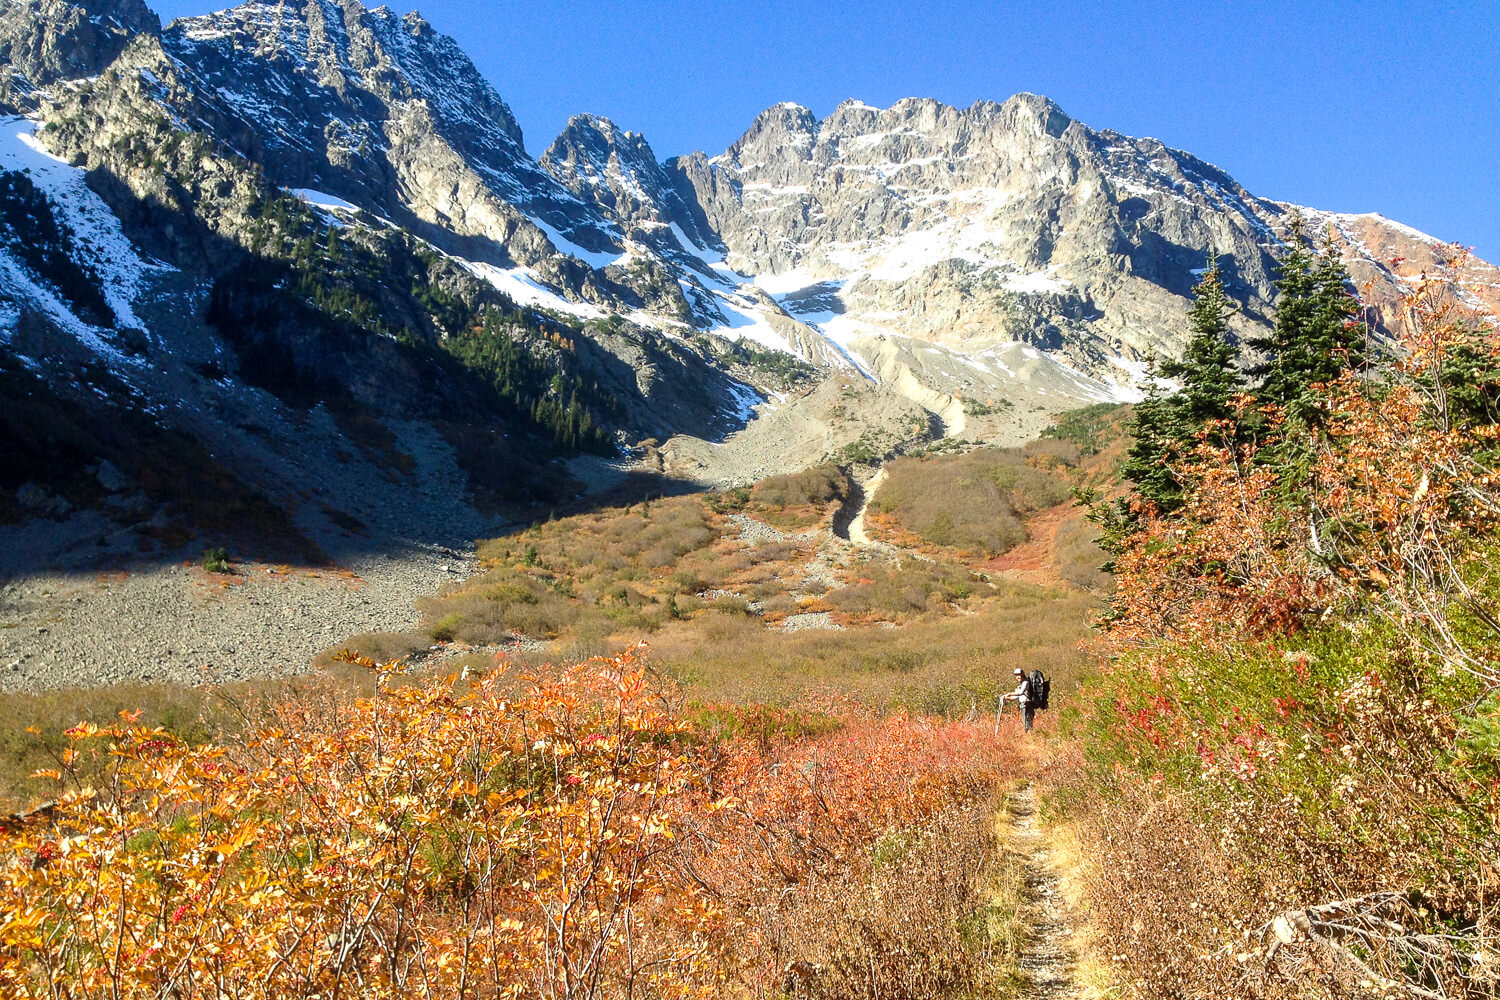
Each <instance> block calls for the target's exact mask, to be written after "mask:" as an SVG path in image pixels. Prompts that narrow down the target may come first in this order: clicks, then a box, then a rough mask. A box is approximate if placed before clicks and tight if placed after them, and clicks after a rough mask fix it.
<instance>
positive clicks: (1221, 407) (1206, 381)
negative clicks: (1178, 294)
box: [1161, 260, 1244, 443]
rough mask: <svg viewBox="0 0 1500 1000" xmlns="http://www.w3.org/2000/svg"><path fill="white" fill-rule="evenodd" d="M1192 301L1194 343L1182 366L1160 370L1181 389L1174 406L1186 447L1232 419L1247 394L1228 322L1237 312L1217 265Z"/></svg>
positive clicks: (1207, 272) (1212, 263)
mask: <svg viewBox="0 0 1500 1000" xmlns="http://www.w3.org/2000/svg"><path fill="white" fill-rule="evenodd" d="M1193 295H1194V297H1195V298H1194V302H1193V308H1192V311H1191V312H1189V314H1188V322H1189V326H1190V327H1191V329H1192V331H1193V336H1192V339H1191V340H1189V341H1188V345H1187V348H1186V350H1184V351H1183V352H1182V357H1181V358H1180V359H1179V360H1177V361H1164V362H1163V363H1162V366H1161V373H1162V375H1163V376H1164V377H1166V378H1169V379H1172V380H1173V381H1175V382H1177V383H1178V384H1179V385H1181V386H1182V389H1181V390H1180V391H1179V392H1178V393H1177V395H1176V396H1173V397H1172V399H1171V402H1172V403H1173V406H1174V409H1175V411H1176V412H1175V413H1174V416H1175V418H1176V421H1177V423H1178V428H1177V430H1178V435H1177V440H1179V441H1182V442H1184V443H1186V442H1188V441H1191V440H1192V438H1193V437H1194V436H1195V435H1196V434H1197V433H1198V432H1199V431H1201V430H1202V429H1203V428H1204V427H1205V426H1207V425H1208V424H1209V423H1210V422H1212V421H1216V420H1231V419H1233V418H1234V415H1235V410H1234V398H1235V397H1236V396H1238V395H1239V394H1240V393H1241V392H1242V391H1243V390H1244V376H1243V375H1241V374H1240V370H1239V367H1238V366H1237V364H1236V362H1237V361H1238V358H1239V352H1238V351H1237V350H1236V349H1235V347H1234V345H1233V344H1231V343H1230V342H1229V317H1230V316H1232V315H1234V313H1235V308H1236V307H1235V305H1234V302H1233V301H1232V300H1231V299H1230V298H1229V294H1228V292H1227V291H1226V290H1225V288H1224V272H1223V271H1222V270H1220V268H1219V265H1218V262H1216V261H1212V260H1211V261H1209V265H1208V268H1207V270H1205V271H1204V273H1203V278H1202V280H1201V281H1199V282H1198V284H1197V286H1196V287H1195V288H1194V289H1193Z"/></svg>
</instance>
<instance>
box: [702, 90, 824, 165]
mask: <svg viewBox="0 0 1500 1000" xmlns="http://www.w3.org/2000/svg"><path fill="white" fill-rule="evenodd" d="M818 125H819V122H818V118H817V116H816V115H814V114H813V113H812V112H811V111H809V110H808V109H807V108H804V107H803V106H802V105H800V104H793V103H792V102H790V101H783V102H782V103H781V104H776V105H773V106H772V107H769V108H767V109H766V110H765V111H762V112H761V113H760V114H759V115H757V116H756V118H755V121H754V122H752V123H751V125H750V127H749V128H748V129H747V130H746V131H745V134H744V135H742V136H740V138H739V139H738V140H736V141H735V143H734V144H733V145H732V146H730V147H729V149H728V150H726V151H725V153H724V156H723V157H722V158H719V159H723V160H726V161H728V162H732V163H734V164H735V165H736V166H737V167H738V168H739V169H742V170H753V169H754V168H755V167H757V166H760V165H762V164H765V163H768V162H776V161H780V160H784V159H787V158H794V157H795V158H801V159H804V160H805V159H808V158H810V157H811V156H812V150H813V146H814V144H815V143H816V142H817V136H818Z"/></svg>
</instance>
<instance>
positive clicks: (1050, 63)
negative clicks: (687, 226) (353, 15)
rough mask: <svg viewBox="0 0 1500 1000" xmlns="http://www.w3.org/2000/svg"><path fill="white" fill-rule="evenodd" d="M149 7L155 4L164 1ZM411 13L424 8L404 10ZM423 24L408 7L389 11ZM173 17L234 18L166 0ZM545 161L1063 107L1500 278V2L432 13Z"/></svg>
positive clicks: (699, 5)
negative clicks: (1445, 248)
mask: <svg viewBox="0 0 1500 1000" xmlns="http://www.w3.org/2000/svg"><path fill="white" fill-rule="evenodd" d="M148 2H152V0H148ZM406 2H408V3H410V2H411V0H406ZM391 5H392V6H394V7H397V8H398V9H401V10H403V11H404V10H405V9H406V8H405V6H403V4H402V0H396V2H394V3H392V4H391ZM153 6H155V7H156V9H157V11H158V12H159V13H160V14H161V15H162V17H163V19H164V20H166V19H169V18H172V17H177V16H181V15H186V14H197V13H202V12H204V11H206V10H210V9H214V8H215V7H219V6H223V3H219V4H214V3H203V2H197V0H161V2H155V3H153ZM418 9H419V10H421V12H422V14H423V15H424V16H425V17H426V18H427V19H428V20H429V21H431V22H432V24H433V25H434V26H435V27H436V28H438V30H440V31H444V32H446V33H448V34H450V35H452V36H454V37H455V38H457V39H458V41H459V43H460V44H461V45H462V46H463V47H464V48H465V49H466V50H467V51H468V53H469V54H470V56H471V57H473V59H474V61H475V63H476V64H477V65H478V66H479V68H480V70H481V71H482V72H483V73H484V74H485V75H486V76H488V77H489V79H490V81H491V82H492V83H494V85H495V87H496V88H497V89H498V90H499V91H500V94H501V96H503V97H504V98H505V100H506V101H507V103H509V104H510V106H511V109H512V110H513V111H514V112H515V114H516V117H517V118H518V119H519V121H520V123H521V127H522V130H523V131H524V132H525V134H526V144H527V146H528V148H530V149H531V150H532V151H533V152H535V153H539V152H541V151H542V150H543V149H545V148H546V146H547V144H548V143H549V142H550V141H551V139H552V137H553V136H554V135H556V134H557V132H558V131H560V130H561V128H562V126H563V125H564V123H565V122H566V121H567V119H568V116H569V115H571V114H575V113H578V112H583V111H587V112H592V113H595V114H602V115H606V116H608V117H610V118H612V119H614V120H615V122H616V123H618V124H619V125H620V126H622V127H624V128H628V129H632V130H635V131H639V132H643V133H644V134H645V135H646V138H647V139H648V140H649V141H650V143H651V145H652V148H654V149H655V150H656V153H657V155H658V156H659V157H661V158H662V159H665V158H666V157H668V156H672V155H674V154H677V153H686V152H690V151H692V150H694V149H703V150H706V151H708V152H710V153H715V152H720V151H722V150H723V149H724V147H725V146H727V145H728V144H729V143H730V142H732V141H733V140H734V139H735V138H736V137H737V136H738V135H739V134H740V133H741V132H743V131H744V129H745V128H746V127H747V126H748V125H749V124H750V122H751V120H752V119H753V118H754V117H755V115H756V114H757V113H759V112H760V111H761V110H763V109H764V108H766V107H768V106H769V105H771V104H774V103H776V102H777V101H796V102H797V103H799V104H804V105H806V106H808V107H810V108H811V109H812V110H813V111H814V112H815V113H816V114H819V115H824V114H827V113H828V112H829V111H831V110H832V109H833V107H834V106H835V105H837V104H838V102H839V101H841V100H843V99H844V98H848V97H856V98H859V99H861V100H863V101H866V102H868V103H870V104H874V105H878V106H881V107H884V106H887V105H889V104H891V103H893V102H894V101H896V100H899V99H900V98H902V97H912V96H921V97H935V98H938V99H939V100H942V101H946V102H948V103H950V104H955V105H959V106H966V105H968V104H971V103H973V102H974V101H976V100H981V99H993V100H1003V99H1004V98H1006V97H1008V96H1010V95H1011V94H1013V93H1016V92H1017V91H1022V90H1029V91H1032V92H1035V93H1040V94H1046V95H1047V96H1048V97H1051V98H1052V99H1053V100H1055V101H1057V102H1058V104H1060V105H1061V106H1062V107H1063V109H1064V110H1065V111H1067V112H1068V113H1069V114H1070V115H1072V116H1073V117H1074V118H1077V119H1079V120H1080V121H1083V122H1085V123H1087V124H1089V125H1092V126H1094V127H1096V128H1113V129H1115V130H1117V131H1120V132H1125V133H1127V134H1130V135H1149V136H1155V137H1157V138H1159V139H1162V140H1163V141H1165V142H1167V143H1168V144H1170V145H1172V146H1177V147H1179V148H1182V149H1186V150H1188V151H1190V152H1192V153H1194V154H1196V155H1198V156H1201V157H1203V158H1204V159H1207V160H1210V161H1212V162H1213V163H1215V164H1217V165H1219V166H1220V167H1222V168H1224V169H1225V170H1227V171H1228V172H1229V173H1230V174H1232V175H1233V176H1234V177H1235V178H1236V179H1238V180H1239V181H1240V182H1241V183H1242V184H1244V185H1245V186H1246V187H1247V188H1249V189H1250V190H1251V191H1253V192H1255V193H1256V194H1258V195H1261V196H1263V197H1268V198H1277V199H1283V200H1287V201H1295V202H1300V203H1302V204H1306V205H1312V206H1314V207H1317V208H1323V209H1329V210H1333V211H1341V212H1367V211H1375V212H1380V213H1381V214H1382V215H1386V216H1388V217H1390V218H1393V219H1396V220H1399V221H1401V222H1405V223H1407V224H1409V225H1413V226H1416V227H1417V228H1418V229H1422V230H1424V231H1426V232H1429V233H1431V234H1433V235H1434V236H1438V237H1440V238H1442V239H1445V240H1455V241H1458V242H1461V243H1464V244H1466V245H1469V246H1474V247H1475V248H1476V249H1477V250H1478V252H1479V254H1480V255H1481V256H1483V257H1486V258H1487V259H1489V260H1491V261H1500V3H1497V2H1494V0H1475V2H1472V3H1468V4H1459V3H1391V2H1360V3H1302V4H1295V3H1269V2H1263V3H1237V4H1220V3H1216V2H1197V3H1182V4H1168V3H1097V4H1061V3H1059V4H1048V5H1040V4H1037V5H1031V4H1025V3H1020V2H1010V3H994V2H992V3H975V2H962V0H955V2H948V3H939V2H927V0H906V2H896V0H872V2H864V3H815V2H806V0H804V2H784V0H755V2H741V3H736V2H729V0H720V2H716V3H711V2H703V0H650V2H646V0H642V2H636V3H606V2H588V3H585V2H576V0H507V2H505V3H492V2H485V0H425V2H423V3H421V5H420V6H419V7H418Z"/></svg>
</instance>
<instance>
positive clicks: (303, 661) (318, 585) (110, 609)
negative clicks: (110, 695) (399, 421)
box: [0, 546, 473, 691]
mask: <svg viewBox="0 0 1500 1000" xmlns="http://www.w3.org/2000/svg"><path fill="white" fill-rule="evenodd" d="M472 565H473V557H472V553H468V552H463V551H459V550H455V549H450V548H444V547H440V546H430V547H415V548H409V549H406V550H402V551H399V552H396V553H392V554H386V553H378V554H372V555H368V556H365V557H362V558H360V559H359V560H357V561H354V562H353V563H351V564H350V565H349V566H348V567H347V568H338V569H326V570H325V569H306V568H294V567H286V566H270V565H264V564H248V565H242V566H236V567H235V572H234V573H232V574H210V573H206V572H204V570H203V569H202V568H200V567H199V566H197V565H194V564H169V565H158V566H148V567H142V568H140V569H135V570H131V571H129V572H124V571H117V572H103V573H92V574H83V573H73V574H64V573H48V574H39V575H33V576H28V577H26V578H24V579H21V580H17V581H12V582H9V583H5V584H3V585H0V690H6V691H18V690H28V691H34V690H41V689H47V688H72V687H99V686H103V685H108V684H119V683H126V682H140V681H171V682H176V683H180V684H202V683H219V682H225V681H238V680H246V679H249V678H253V677H274V676H284V675H287V674H296V673H303V672H305V671H307V670H308V669H309V667H310V666H311V663H312V659H313V657H314V656H316V655H317V654H318V653H319V652H320V651H322V650H324V649H327V648H329V647H331V646H334V645H336V644H338V643H341V642H343V641H345V640H346V639H348V638H349V637H350V636H352V635H357V634H359V633H362V632H400V631H405V630H409V629H412V628H414V627H415V626H416V624H417V611H416V601H417V599H418V598H420V597H426V596H429V595H432V594H436V593H437V592H438V591H439V590H441V589H442V588H443V587H444V586H446V585H448V584H450V583H452V582H454V581H457V580H460V579H462V578H463V577H465V576H467V575H468V574H469V573H470V572H471V569H472Z"/></svg>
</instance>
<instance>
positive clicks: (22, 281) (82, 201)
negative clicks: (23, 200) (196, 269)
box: [0, 118, 172, 365]
mask: <svg viewBox="0 0 1500 1000" xmlns="http://www.w3.org/2000/svg"><path fill="white" fill-rule="evenodd" d="M37 128H38V123H37V122H35V121H32V120H29V119H25V118H3V119H0V169H4V170H14V171H19V172H21V173H24V174H26V175H27V176H28V177H29V178H30V179H31V182H32V183H33V184H35V185H36V187H37V188H38V190H40V191H41V192H42V193H43V194H45V195H46V197H47V199H48V201H50V202H51V203H52V209H53V212H54V213H56V215H57V217H58V220H59V221H60V222H61V223H62V224H64V225H65V226H67V227H68V229H70V230H71V231H72V236H73V242H74V245H75V247H76V248H77V252H78V260H79V261H80V263H84V264H87V265H89V266H90V267H92V268H93V269H94V271H96V272H97V273H98V275H99V278H100V281H101V286H102V287H101V288H100V291H101V292H102V293H103V295H104V300H105V302H106V303H108V305H109V308H110V310H111V311H112V312H113V313H114V314H115V317H116V322H117V325H118V326H120V327H125V328H134V329H137V330H142V331H146V324H145V323H144V322H142V321H141V319H140V317H139V316H137V315H136V312H135V302H136V301H137V299H138V297H139V295H140V294H141V291H142V285H143V283H144V281H145V280H146V279H147V278H148V277H149V276H150V275H152V274H157V273H163V272H166V271H170V270H172V268H170V267H168V266H167V265H165V264H162V263H160V262H159V261H154V260H147V259H146V258H144V257H142V256H141V254H140V253H139V252H138V251H137V250H136V249H135V246H134V245H133V244H132V243H131V242H130V240H129V238H128V237H126V235H125V232H124V229H123V228H122V226H121V224H120V220H119V219H118V218H116V216H115V214H114V213H113V212H112V211H110V209H109V206H108V205H106V204H105V203H104V200H103V199H102V198H100V197H99V196H98V195H97V194H95V193H94V192H93V190H92V189H90V188H89V186H88V183H87V181H86V174H85V172H84V171H83V170H82V169H80V168H78V167H74V166H72V165H71V164H69V163H67V162H66V161H64V160H61V159H59V158H58V157H56V156H54V155H53V154H52V153H50V152H49V151H48V150H47V148H46V146H44V145H43V144H42V141H41V140H40V139H39V138H38V136H37ZM22 236H23V238H24V234H22ZM6 279H7V281H6V284H7V285H8V286H10V287H11V288H12V289H18V290H19V289H24V290H25V293H26V294H27V297H28V298H30V299H32V300H33V301H34V302H35V304H36V305H37V306H38V307H39V308H41V309H42V310H43V311H45V312H46V313H47V314H48V316H49V317H51V318H52V319H53V321H54V322H56V323H57V324H58V325H59V326H60V327H61V328H63V329H65V330H67V331H68V332H69V333H71V334H72V335H73V336H75V337H76V338H77V339H78V341H79V343H80V344H82V345H84V346H85V347H87V348H88V349H89V350H91V351H92V352H94V353H95V354H98V355H100V356H101V357H103V358H106V359H108V360H109V361H111V362H113V363H115V364H129V365H141V364H144V363H145V362H144V361H143V360H141V359H136V358H130V357H128V356H127V355H125V354H124V353H122V352H121V351H120V350H119V349H117V348H115V347H114V346H113V345H111V344H110V343H109V342H108V341H107V340H105V339H104V337H103V336H102V335H101V334H100V332H99V329H98V328H96V327H94V326H91V325H90V324H88V323H86V322H84V321H83V320H81V319H79V318H78V317H77V316H76V315H74V313H73V311H72V310H71V309H70V308H69V307H68V305H67V304H66V303H64V302H63V301H62V300H61V299H60V298H59V297H58V296H57V295H56V294H55V293H54V292H52V291H51V290H49V289H47V288H46V287H45V286H43V285H42V284H41V283H39V282H37V281H35V280H34V279H33V278H31V277H30V276H29V275H27V274H26V272H25V269H24V268H23V267H22V266H21V264H20V263H19V262H18V261H16V260H14V259H13V258H10V257H8V256H7V260H6Z"/></svg>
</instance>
